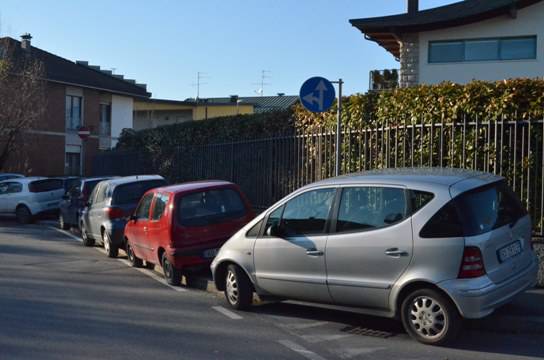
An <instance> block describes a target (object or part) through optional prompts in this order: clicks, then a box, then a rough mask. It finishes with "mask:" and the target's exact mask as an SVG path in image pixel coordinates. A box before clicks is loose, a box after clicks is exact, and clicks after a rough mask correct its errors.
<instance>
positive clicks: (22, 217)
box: [15, 205, 32, 224]
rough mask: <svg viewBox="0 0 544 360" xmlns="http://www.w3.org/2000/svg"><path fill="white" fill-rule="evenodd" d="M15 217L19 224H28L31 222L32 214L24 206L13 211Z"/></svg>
mask: <svg viewBox="0 0 544 360" xmlns="http://www.w3.org/2000/svg"><path fill="white" fill-rule="evenodd" d="M15 217H16V218H17V222H18V223H19V224H30V223H31V222H32V213H31V212H30V209H29V208H27V207H26V206H24V205H19V206H18V207H17V209H15Z"/></svg>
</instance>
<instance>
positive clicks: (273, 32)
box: [0, 0, 455, 99]
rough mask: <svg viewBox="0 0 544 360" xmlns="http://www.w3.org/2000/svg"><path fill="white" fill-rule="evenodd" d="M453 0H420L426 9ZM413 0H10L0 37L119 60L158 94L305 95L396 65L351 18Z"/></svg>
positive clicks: (121, 69) (348, 86)
mask: <svg viewBox="0 0 544 360" xmlns="http://www.w3.org/2000/svg"><path fill="white" fill-rule="evenodd" d="M452 2H455V1H453V0H420V8H429V7H435V6H440V5H444V4H448V3H452ZM405 10H406V0H374V1H371V0H228V1H225V0H198V1H188V0H177V1H174V0H154V1H151V0H131V1H129V0H119V1H111V0H93V1H83V0H70V1H68V0H54V1H53V0H48V1H45V0H25V1H21V0H2V1H1V2H0V36H11V37H15V38H18V37H19V35H21V34H22V33H24V32H30V33H31V34H32V35H33V37H34V39H33V40H32V41H33V45H35V46H37V47H39V48H41V49H44V50H46V51H49V52H52V53H54V54H57V55H60V56H62V57H65V58H68V59H70V60H88V61H89V62H90V63H92V64H96V65H100V66H101V67H102V68H106V69H111V68H115V69H116V70H115V73H118V74H123V75H125V76H127V77H129V78H133V79H136V80H137V81H138V82H143V83H146V84H148V90H150V91H151V92H152V93H153V97H157V98H168V99H185V98H188V97H194V96H195V95H196V88H195V87H193V86H191V84H192V83H195V82H196V74H197V72H199V71H200V72H205V73H206V74H207V78H206V79H204V80H203V82H205V83H206V84H205V85H203V86H202V87H201V90H200V96H201V97H212V96H228V95H231V94H238V95H241V96H250V95H255V90H258V89H259V88H260V85H255V84H254V83H258V82H260V77H261V70H268V71H270V73H269V75H270V76H271V78H270V79H267V82H269V83H270V85H269V86H265V88H264V94H265V95H275V94H276V93H278V92H284V93H287V94H297V93H298V90H299V88H300V85H301V84H302V82H303V81H304V80H305V79H306V78H308V77H310V76H314V75H320V76H324V77H327V78H329V79H331V80H332V79H338V78H340V77H341V78H343V79H344V81H345V93H346V94H351V93H356V92H364V91H366V89H367V87H368V72H369V71H370V70H372V69H384V68H396V67H398V63H397V62H396V61H395V60H394V59H393V57H392V56H391V55H389V54H388V53H387V52H386V51H385V50H383V49H382V48H380V47H378V46H377V45H376V44H374V43H372V42H369V41H366V40H364V38H363V36H362V34H361V33H360V32H359V31H358V30H357V29H355V28H353V27H352V26H351V25H350V24H349V23H348V20H349V19H351V18H363V17H371V16H382V15H390V14H396V13H402V12H404V11H405Z"/></svg>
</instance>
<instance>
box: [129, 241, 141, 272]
mask: <svg viewBox="0 0 544 360" xmlns="http://www.w3.org/2000/svg"><path fill="white" fill-rule="evenodd" d="M126 249H127V250H126V251H127V256H128V261H130V265H132V267H135V268H141V267H142V266H143V265H144V262H143V261H142V259H140V258H139V257H137V256H136V254H134V250H132V246H130V243H129V242H128V241H127V247H126Z"/></svg>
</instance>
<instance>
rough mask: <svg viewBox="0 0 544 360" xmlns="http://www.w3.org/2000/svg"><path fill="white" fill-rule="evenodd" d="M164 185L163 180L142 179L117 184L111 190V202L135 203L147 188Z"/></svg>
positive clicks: (120, 203) (115, 203)
mask: <svg viewBox="0 0 544 360" xmlns="http://www.w3.org/2000/svg"><path fill="white" fill-rule="evenodd" d="M164 185H166V181H165V180H142V181H135V182H131V183H128V184H123V185H119V186H117V187H116V188H115V190H114V191H113V198H112V204H114V205H128V204H137V203H138V201H140V198H141V197H142V196H143V195H144V193H145V192H146V191H147V190H151V189H154V188H157V187H161V186H164Z"/></svg>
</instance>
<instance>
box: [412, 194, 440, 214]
mask: <svg viewBox="0 0 544 360" xmlns="http://www.w3.org/2000/svg"><path fill="white" fill-rule="evenodd" d="M433 198H434V194H432V193H430V192H426V191H419V190H410V201H411V202H410V206H411V210H412V214H414V213H416V212H418V211H419V210H420V209H421V208H423V207H424V206H425V205H427V204H428V203H429V201H431V200H432V199H433Z"/></svg>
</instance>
